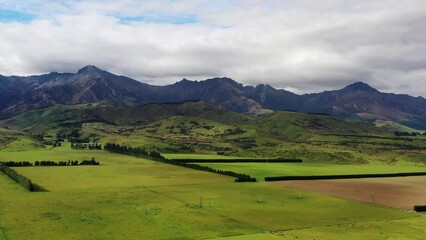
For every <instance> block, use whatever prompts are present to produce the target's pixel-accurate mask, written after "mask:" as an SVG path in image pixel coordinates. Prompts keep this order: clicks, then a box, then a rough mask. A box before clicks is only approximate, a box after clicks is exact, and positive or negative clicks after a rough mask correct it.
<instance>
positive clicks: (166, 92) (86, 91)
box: [0, 65, 426, 129]
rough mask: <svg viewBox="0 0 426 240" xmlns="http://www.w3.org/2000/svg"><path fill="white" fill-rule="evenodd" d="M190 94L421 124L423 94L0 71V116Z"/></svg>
mask: <svg viewBox="0 0 426 240" xmlns="http://www.w3.org/2000/svg"><path fill="white" fill-rule="evenodd" d="M193 100H199V101H204V102H207V103H209V104H212V105H214V106H217V107H220V108H223V109H227V110H231V111H234V112H238V113H247V114H249V115H262V114H267V113H269V112H271V111H277V110H291V111H298V112H305V113H323V114H329V115H333V116H336V117H339V118H343V119H354V120H368V121H374V120H377V119H379V120H388V121H393V122H398V123H401V124H404V125H406V126H409V127H413V128H418V129H426V99H425V98H423V97H412V96H409V95H402V94H392V93H383V92H380V91H378V90H376V89H374V88H372V87H371V86H369V85H367V84H365V83H363V82H357V83H353V84H351V85H349V86H347V87H345V88H343V89H340V90H333V91H325V92H321V93H312V94H303V95H298V94H295V93H292V92H289V91H286V90H282V89H275V88H273V87H271V86H270V85H265V84H260V85H257V86H244V85H242V84H240V83H238V82H236V81H234V80H232V79H230V78H212V79H207V80H204V81H190V80H187V79H183V80H181V81H179V82H176V83H175V84H171V85H166V86H153V85H149V84H145V83H141V82H139V81H136V80H134V79H131V78H128V77H125V76H118V75H115V74H113V73H110V72H108V71H105V70H101V69H99V68H97V67H95V66H91V65H89V66H86V67H84V68H82V69H80V70H78V72H77V73H57V72H52V73H49V74H44V75H37V76H27V77H20V76H8V77H6V76H2V75H0V113H1V115H2V116H3V117H5V116H10V115H15V114H17V113H20V112H23V111H25V110H28V109H35V108H43V107H47V106H52V105H55V104H64V105H72V104H81V103H105V104H111V105H117V106H136V105H142V104H147V103H166V102H182V101H193Z"/></svg>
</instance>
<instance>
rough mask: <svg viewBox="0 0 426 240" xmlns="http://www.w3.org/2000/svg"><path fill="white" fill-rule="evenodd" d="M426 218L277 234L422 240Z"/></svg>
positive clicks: (332, 239) (284, 236) (285, 236)
mask: <svg viewBox="0 0 426 240" xmlns="http://www.w3.org/2000/svg"><path fill="white" fill-rule="evenodd" d="M425 226H426V218H425V217H413V218H406V219H396V220H386V221H375V222H360V223H357V222H352V223H346V224H340V225H336V226H327V227H314V228H306V229H296V230H290V231H281V232H276V233H275V234H276V235H277V236H280V237H282V238H280V239H287V240H293V239H330V240H340V239H342V237H343V236H344V238H345V239H394V240H422V239H424V237H425V236H426V228H425Z"/></svg>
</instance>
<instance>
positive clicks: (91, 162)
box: [80, 158, 99, 165]
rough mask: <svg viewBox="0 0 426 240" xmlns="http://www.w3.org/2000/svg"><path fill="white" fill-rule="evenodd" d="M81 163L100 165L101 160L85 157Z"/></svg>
mask: <svg viewBox="0 0 426 240" xmlns="http://www.w3.org/2000/svg"><path fill="white" fill-rule="evenodd" d="M80 165H99V162H96V160H95V158H92V159H90V160H87V159H84V160H83V161H82V162H81V163H80Z"/></svg>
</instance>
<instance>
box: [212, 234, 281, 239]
mask: <svg viewBox="0 0 426 240" xmlns="http://www.w3.org/2000/svg"><path fill="white" fill-rule="evenodd" d="M280 239H282V238H280V237H277V236H274V235H272V234H269V233H258V234H251V235H240V236H234V237H221V238H213V239H209V240H280Z"/></svg>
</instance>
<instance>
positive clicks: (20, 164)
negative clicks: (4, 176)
mask: <svg viewBox="0 0 426 240" xmlns="http://www.w3.org/2000/svg"><path fill="white" fill-rule="evenodd" d="M2 164H4V165H6V166H8V167H31V166H32V165H33V164H32V163H30V162H27V161H23V162H12V161H9V162H2Z"/></svg>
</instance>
